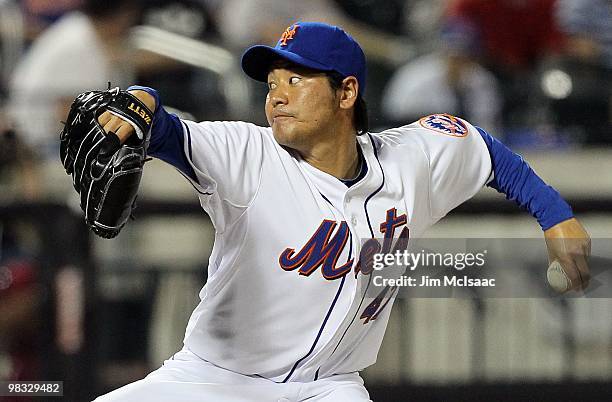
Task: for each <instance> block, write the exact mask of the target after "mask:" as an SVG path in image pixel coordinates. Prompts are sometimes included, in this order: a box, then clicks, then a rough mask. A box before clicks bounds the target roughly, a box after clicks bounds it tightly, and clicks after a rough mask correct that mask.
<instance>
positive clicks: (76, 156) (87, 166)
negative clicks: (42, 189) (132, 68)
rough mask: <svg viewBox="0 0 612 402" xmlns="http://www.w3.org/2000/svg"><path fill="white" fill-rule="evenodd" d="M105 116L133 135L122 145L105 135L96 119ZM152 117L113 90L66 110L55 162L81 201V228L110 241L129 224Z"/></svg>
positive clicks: (126, 95) (82, 98)
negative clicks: (58, 160)
mask: <svg viewBox="0 0 612 402" xmlns="http://www.w3.org/2000/svg"><path fill="white" fill-rule="evenodd" d="M107 110H108V111H109V112H111V113H113V114H115V115H118V116H119V117H121V118H123V119H124V120H126V121H127V122H129V123H130V124H131V125H132V126H133V127H134V129H135V131H136V133H137V135H132V136H130V138H129V139H128V140H127V141H126V142H125V143H124V144H123V145H121V143H120V142H119V137H117V135H116V134H114V133H112V132H111V133H108V134H107V133H105V132H104V129H103V128H102V126H100V124H99V123H98V117H99V116H100V115H101V114H102V113H104V112H105V111H107ZM152 116H153V113H152V112H151V111H150V110H149V109H148V108H147V107H146V106H145V105H144V104H143V103H142V102H141V101H140V100H138V99H137V98H136V97H134V96H133V95H131V94H130V93H128V92H126V91H122V90H120V89H119V88H114V89H109V90H108V91H91V92H84V93H82V94H80V95H79V96H77V98H76V99H75V100H74V102H73V103H72V106H71V107H70V112H69V113H68V118H67V120H66V123H65V125H64V129H63V130H62V132H61V137H60V142H61V143H60V157H61V159H62V164H63V165H64V168H65V169H66V173H67V174H69V175H71V176H72V184H73V185H74V188H75V189H76V191H77V192H78V193H79V195H80V196H81V209H82V210H83V212H84V213H85V222H86V223H87V225H88V226H89V227H90V228H91V230H92V231H93V232H94V233H95V234H97V235H98V236H101V237H104V238H107V239H110V238H112V237H115V236H117V235H118V234H119V231H120V230H121V229H122V228H123V226H124V225H125V224H126V222H127V220H128V219H129V218H130V216H131V214H132V211H133V209H134V208H135V205H136V195H137V192H138V186H139V184H140V178H141V177H142V168H143V165H144V162H145V160H146V156H147V147H148V143H149V136H150V128H151V122H152Z"/></svg>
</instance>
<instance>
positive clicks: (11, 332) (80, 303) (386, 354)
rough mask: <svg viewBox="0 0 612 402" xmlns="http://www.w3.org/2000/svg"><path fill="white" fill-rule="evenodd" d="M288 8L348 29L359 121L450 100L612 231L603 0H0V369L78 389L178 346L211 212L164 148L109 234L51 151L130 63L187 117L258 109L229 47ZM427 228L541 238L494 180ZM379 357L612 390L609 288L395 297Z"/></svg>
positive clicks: (588, 221) (566, 388)
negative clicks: (80, 108) (361, 112)
mask: <svg viewBox="0 0 612 402" xmlns="http://www.w3.org/2000/svg"><path fill="white" fill-rule="evenodd" d="M297 20H317V21H325V22H330V23H335V24H338V25H341V26H343V27H344V28H345V29H346V30H347V31H349V32H350V33H352V34H353V35H354V36H355V37H356V38H357V39H358V41H359V42H360V43H361V44H362V46H363V47H364V50H365V52H366V54H367V58H368V80H369V81H368V92H367V93H366V94H365V98H366V101H367V104H368V108H369V112H370V113H369V115H370V122H371V126H372V129H373V131H381V130H384V129H385V128H388V127H393V126H397V125H403V124H407V123H409V122H412V121H414V120H416V119H418V118H419V117H421V116H423V115H427V114H430V113H438V112H444V113H452V114H456V115H459V116H462V117H464V118H466V119H467V120H469V121H470V122H472V123H473V124H475V125H478V126H481V127H483V128H485V129H486V130H488V131H489V132H490V133H491V134H492V135H494V136H496V137H498V138H499V139H501V140H502V141H504V142H505V143H506V144H507V145H509V146H510V147H511V148H512V149H513V150H515V151H517V152H519V153H521V154H523V155H524V156H525V158H526V159H527V160H528V161H529V162H530V163H531V165H532V166H533V167H534V168H535V169H536V171H537V172H538V173H539V174H540V175H541V176H542V177H543V178H545V180H547V181H548V182H549V183H550V184H551V185H553V186H555V187H556V188H557V189H558V190H559V191H560V192H561V194H562V195H563V196H564V197H565V198H566V199H567V200H568V201H570V203H571V204H572V206H573V207H574V210H575V212H576V214H577V216H578V217H579V218H581V220H582V221H583V223H584V224H585V226H586V227H587V229H588V230H589V232H590V233H591V235H592V237H594V238H601V239H610V238H612V148H611V145H612V83H611V81H612V73H611V71H612V2H611V1H610V0H387V1H374V0H310V1H298V0H282V1H281V0H167V1H162V0H149V1H144V0H140V1H139V0H108V1H104V0H97V1H91V0H21V1H17V0H0V244H1V248H0V380H9V379H10V380H61V381H64V395H65V396H64V398H63V400H66V401H87V400H91V399H93V397H94V396H96V395H99V394H101V393H104V392H107V391H109V390H111V389H114V388H116V387H119V386H121V385H124V384H126V383H128V382H132V381H135V380H137V379H140V378H142V377H143V376H144V375H146V374H147V373H148V372H150V371H151V370H153V369H155V368H157V367H158V366H159V365H160V364H161V362H163V360H164V359H165V358H167V357H169V356H170V355H172V354H173V353H174V352H176V351H177V350H178V349H180V347H181V344H182V337H183V331H184V329H185V325H186V323H187V320H188V317H189V315H190V313H191V311H192V309H193V308H194V307H195V305H196V303H197V301H198V291H199V289H200V288H201V287H202V286H203V284H204V283H205V281H206V269H207V259H208V256H209V253H210V249H211V246H212V241H213V236H214V232H213V229H212V226H211V224H210V221H209V219H208V217H207V216H206V215H205V214H204V213H203V211H201V209H200V207H199V203H198V200H197V197H196V196H195V194H194V193H193V192H192V190H191V188H190V186H189V185H188V184H187V183H186V181H184V180H183V179H182V177H181V176H180V175H179V174H178V173H177V172H176V171H174V169H173V168H171V167H169V166H167V165H164V164H163V163H162V162H159V161H153V162H151V163H150V164H148V165H147V169H146V171H145V177H144V178H143V184H142V188H141V193H140V196H139V200H140V203H139V207H138V209H137V211H136V220H135V221H133V222H131V223H130V224H129V225H128V227H126V229H124V231H123V232H122V233H121V235H120V236H119V237H118V238H117V239H114V240H110V241H109V240H101V239H98V238H95V237H93V236H92V235H91V234H90V233H89V232H87V230H86V228H85V226H84V225H83V223H82V215H81V211H80V209H79V207H78V200H77V197H76V194H75V193H74V191H73V189H72V187H71V183H70V179H69V177H68V176H66V175H65V173H64V171H63V168H62V167H61V164H60V162H59V157H58V152H59V151H58V150H59V130H60V128H61V123H60V121H61V120H62V119H63V118H64V117H65V115H66V111H67V110H68V107H69V105H70V102H71V101H72V100H73V99H74V97H75V96H76V95H77V94H78V93H79V92H82V91H85V90H92V89H105V88H106V87H107V85H108V82H109V81H110V82H111V83H112V85H113V86H116V85H119V86H122V87H126V86H127V85H129V84H132V83H137V84H140V85H148V86H152V87H154V88H157V89H158V90H159V91H160V93H161V96H162V99H163V100H164V104H165V105H167V106H168V107H169V109H171V110H173V111H175V112H176V113H179V114H180V115H181V116H183V117H186V118H190V119H195V120H204V119H214V120H246V121H253V122H256V123H258V124H265V117H264V113H263V103H264V97H265V92H266V89H265V85H262V84H259V83H255V82H253V81H250V80H248V79H247V78H246V77H245V76H244V75H243V74H242V72H241V70H240V68H239V60H240V55H241V52H242V51H243V50H244V48H245V47H246V46H248V45H250V44H253V43H266V44H270V45H272V44H274V43H276V41H277V39H278V37H279V35H280V33H281V32H282V31H283V30H284V28H285V27H287V26H288V25H290V24H291V23H293V22H295V21H297ZM434 229H435V230H433V231H432V234H433V235H435V236H447V237H453V236H456V237H508V238H512V237H520V238H524V237H533V238H536V239H538V238H541V231H540V229H539V227H538V226H537V223H536V222H535V220H533V219H531V218H530V217H529V216H528V215H527V214H526V213H525V212H523V211H520V210H519V209H518V208H517V207H516V206H515V205H514V204H512V203H509V202H507V201H505V200H504V199H503V197H501V196H499V195H498V194H496V193H495V192H493V191H492V190H483V191H482V193H481V194H479V195H478V196H477V197H475V198H474V199H473V200H471V201H469V202H468V203H466V204H465V205H463V206H461V207H460V208H459V209H457V210H456V211H453V212H452V213H451V214H450V215H449V216H448V217H447V218H445V219H444V220H443V221H442V222H441V223H440V224H438V225H437V226H436V227H435V228H434ZM533 248H534V250H531V251H532V252H535V253H536V254H538V253H540V254H543V253H545V246H544V242H543V241H534V243H533ZM606 251H607V252H610V251H611V250H602V252H606ZM517 252H526V251H525V250H517ZM534 269H535V270H537V269H539V270H541V272H542V277H541V280H542V281H544V271H545V269H544V267H534ZM607 280H610V279H609V278H608V279H607ZM378 360H379V361H378V363H377V364H376V365H375V366H373V367H371V368H369V369H367V370H365V372H364V373H363V376H364V378H365V380H366V385H367V386H368V389H369V390H370V393H371V397H372V399H373V400H375V401H407V400H410V401H448V400H455V401H463V400H465V401H467V400H469V401H480V400H483V401H485V400H486V401H548V400H550V401H552V400H554V401H603V400H608V401H609V400H612V302H611V300H610V299H606V298H596V299H595V298H583V299H484V300H472V299H403V300H398V301H397V303H396V305H395V307H394V310H393V317H392V319H391V322H390V325H389V328H388V330H387V334H386V337H385V340H384V343H383V347H382V350H381V352H380V354H379V359H378ZM0 400H2V401H17V400H18V401H20V402H26V401H28V400H32V401H33V400H36V401H42V400H44V398H34V399H28V398H26V397H21V398H18V399H15V400H13V399H9V398H8V397H5V398H4V399H2V397H0ZM53 400H58V398H55V399H53Z"/></svg>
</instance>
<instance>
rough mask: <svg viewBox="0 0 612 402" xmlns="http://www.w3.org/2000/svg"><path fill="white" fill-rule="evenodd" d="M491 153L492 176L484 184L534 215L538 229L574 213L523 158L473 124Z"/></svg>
mask: <svg viewBox="0 0 612 402" xmlns="http://www.w3.org/2000/svg"><path fill="white" fill-rule="evenodd" d="M476 128H477V129H478V132H479V133H480V135H481V136H482V138H483V139H484V142H485V143H486V144H487V148H488V149H489V154H490V155H491V164H492V166H493V174H494V178H493V180H491V181H490V182H489V183H488V184H487V186H488V187H492V188H494V189H495V190H497V191H499V192H500V193H503V194H505V195H506V199H508V200H512V201H515V202H516V203H517V204H518V205H519V206H521V207H522V208H525V209H527V211H529V213H530V214H531V215H533V217H535V218H536V219H537V221H538V223H539V224H540V226H541V227H542V230H546V229H550V228H551V227H553V226H555V225H556V224H557V223H560V222H563V221H564V220H567V219H569V218H572V217H573V216H574V214H573V212H572V208H571V207H570V206H569V205H568V204H567V202H565V200H563V198H561V195H560V194H559V193H558V192H557V190H555V189H554V188H552V187H551V186H549V185H547V184H546V183H544V181H543V180H542V179H541V178H540V177H539V176H538V175H537V174H536V173H535V172H534V171H533V169H532V168H531V167H530V166H529V164H528V163H527V162H525V160H524V159H523V158H522V157H521V156H520V155H517V154H515V153H514V152H512V151H511V150H510V149H508V148H507V147H506V146H505V145H504V144H502V143H501V142H500V141H499V140H497V139H496V138H494V137H492V136H491V135H489V134H488V133H487V132H486V131H484V130H483V129H481V128H480V127H476Z"/></svg>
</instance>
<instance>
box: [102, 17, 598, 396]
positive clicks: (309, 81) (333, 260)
mask: <svg viewBox="0 0 612 402" xmlns="http://www.w3.org/2000/svg"><path fill="white" fill-rule="evenodd" d="M242 68H243V70H244V71H245V73H246V74H247V75H249V76H250V77H252V78H253V79H255V80H257V81H262V82H265V83H266V84H267V86H268V95H267V97H266V101H265V112H266V116H267V120H268V123H269V125H270V126H269V127H259V126H256V125H254V124H250V123H246V122H239V121H234V122H220V121H215V122H213V121H206V122H201V123H196V122H192V121H186V120H181V119H179V118H178V117H177V116H175V115H171V114H168V113H167V112H166V111H165V110H164V108H163V106H162V104H161V100H160V98H159V96H158V93H157V92H156V91H155V90H153V89H151V88H145V87H131V88H130V91H131V93H132V94H134V95H135V96H136V97H137V98H139V99H140V100H141V101H142V102H143V103H144V104H145V105H147V106H148V107H149V108H150V109H151V110H152V111H154V115H153V123H152V131H151V139H150V145H149V148H148V151H149V154H150V155H153V156H155V157H157V158H160V159H162V160H164V161H166V162H168V163H170V164H172V165H173V166H174V167H176V168H177V169H178V170H179V171H180V172H181V173H182V174H183V175H184V176H185V177H186V178H187V180H189V181H190V182H191V184H192V185H193V187H194V188H195V190H196V191H197V193H198V195H199V199H200V203H201V205H202V208H203V209H204V210H205V211H206V213H207V214H208V215H209V216H210V218H211V220H212V222H213V224H214V227H215V230H216V235H215V244H214V249H213V252H212V255H211V257H210V261H209V265H208V282H207V283H206V285H205V286H204V287H203V288H202V290H201V292H200V299H201V302H200V304H199V305H198V306H197V307H196V309H195V311H194V312H193V314H192V316H191V318H190V320H189V324H188V325H187V330H186V334H185V339H184V348H183V349H182V350H181V351H179V352H178V353H176V354H175V355H174V356H172V357H170V358H169V359H168V360H167V361H166V362H165V363H164V364H163V366H162V367H160V368H159V369H157V370H155V371H153V372H152V373H151V374H149V375H148V376H147V377H146V378H144V379H143V380H140V381H137V382H135V383H132V384H129V385H127V386H125V387H122V388H120V389H118V390H115V391H113V392H111V393H109V394H107V395H104V396H101V397H99V398H98V399H96V401H98V402H119V401H121V402H124V401H126V402H127V401H141V400H142V401H149V402H156V401H173V402H187V401H194V402H195V401H215V402H219V401H221V402H225V401H333V402H343V401H351V402H357V401H368V400H370V399H369V396H368V392H367V391H366V389H365V388H364V385H363V381H362V379H361V378H360V376H359V371H360V370H362V369H364V368H365V367H367V366H369V365H371V364H373V363H374V362H375V361H376V356H377V353H378V350H379V347H380V344H381V342H382V339H383V334H384V332H385V327H386V326H387V321H388V319H389V315H390V311H391V306H392V304H393V298H394V296H395V294H396V291H395V290H394V289H386V290H385V291H384V292H381V295H380V296H379V297H376V298H371V297H366V290H367V289H368V287H369V286H370V282H371V275H370V272H371V271H369V270H366V269H363V266H362V264H361V261H360V254H361V253H360V251H361V248H362V244H363V240H364V239H371V238H382V239H385V240H390V241H393V239H399V238H404V239H408V238H409V237H414V236H416V237H418V236H419V235H420V234H421V233H423V232H424V231H425V230H426V229H427V228H429V227H430V226H432V225H433V224H434V223H436V222H437V221H438V220H439V219H440V218H442V217H443V216H444V215H446V214H447V213H448V212H449V211H450V210H452V209H453V208H455V207H456V206H458V205H459V204H461V203H463V202H464V201H465V200H467V199H469V198H470V197H472V196H473V195H474V194H476V192H477V191H478V190H479V189H480V188H482V187H483V186H485V185H487V186H490V187H493V188H495V189H497V190H498V191H501V192H503V193H505V194H506V196H507V197H508V198H509V199H512V200H514V201H516V202H518V203H519V204H520V205H521V206H523V207H525V208H526V209H527V210H528V211H529V212H530V213H531V214H532V215H533V216H534V217H535V218H536V219H537V221H538V222H539V224H540V225H541V227H542V229H543V230H544V236H545V238H546V239H547V243H548V251H549V255H550V258H551V259H557V260H559V261H561V262H562V264H563V266H564V269H565V270H566V273H567V275H568V277H569V278H570V279H571V283H572V285H573V287H574V289H582V288H584V287H585V286H586V285H587V283H588V280H589V272H588V267H587V265H586V261H585V259H584V258H579V257H577V256H576V255H577V254H579V253H575V251H582V252H583V253H582V255H585V254H588V249H589V247H590V242H589V237H588V234H587V233H586V232H585V230H584V229H583V227H582V226H581V224H580V223H579V222H578V221H577V220H576V219H575V218H573V215H572V210H571V208H570V207H569V206H568V204H567V203H565V202H564V201H563V199H562V198H561V197H560V195H559V194H558V193H557V192H556V191H555V190H554V189H553V188H551V187H549V186H547V185H546V184H545V183H544V182H543V181H542V180H541V179H540V178H539V177H538V176H537V175H536V174H535V173H534V172H533V170H532V169H531V168H530V167H529V166H528V165H527V164H526V163H525V162H524V161H523V160H522V159H521V158H520V157H519V156H518V155H516V154H514V153H512V152H511V151H510V150H508V149H507V148H506V147H505V146H504V145H503V144H501V143H500V142H499V141H498V140H496V139H495V138H493V137H492V136H490V135H489V134H487V133H486V132H484V131H483V130H481V129H480V128H478V127H475V126H473V125H471V124H470V123H468V122H467V121H465V120H462V119H460V118H457V117H454V116H450V115H446V114H438V115H431V116H427V117H424V118H422V119H420V120H419V121H417V122H415V123H413V124H410V125H407V126H404V127H399V128H394V129H390V130H386V131H384V132H382V133H371V132H369V131H368V127H367V117H366V110H365V103H364V101H363V94H364V91H365V90H366V81H365V77H366V63H365V57H364V54H363V52H362V50H361V48H360V46H359V44H358V43H357V42H356V41H355V40H354V39H353V38H352V37H351V36H349V35H348V34H347V33H345V32H344V31H343V30H342V29H341V28H338V27H335V26H330V25H326V24H322V23H313V22H298V23H295V24H293V25H292V26H290V27H288V28H287V29H286V30H285V31H284V32H283V33H282V35H281V37H280V39H279V41H278V43H277V44H276V46H275V47H268V46H253V47H251V48H249V49H248V50H247V51H246V52H245V53H244V55H243V57H242ZM98 121H99V123H100V124H101V125H102V126H103V127H104V130H105V131H106V132H109V133H115V134H116V135H117V137H118V138H119V140H120V141H121V142H124V141H125V140H126V139H127V138H128V137H129V136H130V135H132V133H133V132H134V130H133V128H132V126H131V125H130V124H128V123H127V122H126V121H125V120H123V119H122V118H120V117H118V116H117V115H116V114H111V113H108V112H106V113H104V114H102V115H101V116H100V117H99V120H98ZM563 237H572V238H575V239H578V241H577V242H575V243H573V244H577V246H575V247H576V249H575V250H569V249H567V248H562V247H557V246H555V244H557V243H555V242H552V241H548V240H549V239H552V238H563ZM578 249H580V250H578Z"/></svg>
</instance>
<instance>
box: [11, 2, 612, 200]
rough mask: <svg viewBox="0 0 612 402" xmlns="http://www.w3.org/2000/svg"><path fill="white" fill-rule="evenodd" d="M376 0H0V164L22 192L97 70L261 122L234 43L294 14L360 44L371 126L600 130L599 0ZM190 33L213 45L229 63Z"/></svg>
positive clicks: (203, 108)
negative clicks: (437, 116)
mask: <svg viewBox="0 0 612 402" xmlns="http://www.w3.org/2000/svg"><path fill="white" fill-rule="evenodd" d="M384 3H385V5H384V7H382V6H381V3H380V2H373V1H367V0H312V1H308V2H304V1H298V0H282V1H280V0H257V1H250V0H224V1H221V0H171V1H161V0H151V1H145V0H105V1H94V0H62V1H58V0H55V1H51V0H21V1H18V0H0V20H1V21H2V25H1V26H2V29H1V31H0V72H1V73H2V74H1V81H0V130H1V132H2V135H1V137H0V138H1V144H2V146H1V147H0V150H1V152H0V169H2V172H6V171H7V170H11V172H12V173H14V172H15V171H17V172H18V176H17V177H18V178H17V181H16V183H18V184H19V185H18V186H17V188H15V187H9V188H11V189H12V190H14V191H17V192H19V193H20V194H21V196H24V197H27V198H36V197H37V196H38V195H39V192H40V191H37V187H39V186H38V185H37V183H36V180H37V174H36V171H35V170H36V163H34V161H36V160H39V158H46V159H53V158H55V157H56V156H57V148H58V131H59V129H60V128H61V126H60V122H61V120H62V118H63V117H64V116H65V115H66V111H67V109H68V108H69V106H70V102H71V100H72V99H74V97H75V95H76V94H78V93H79V92H82V91H84V90H88V89H104V88H107V86H108V85H109V83H110V84H111V85H112V86H121V87H125V86H127V85H129V84H130V83H139V84H145V85H151V86H154V87H156V88H158V89H159V90H160V92H161V93H162V96H163V99H164V100H165V103H166V104H168V105H169V106H172V107H175V108H177V109H178V110H181V111H183V112H186V113H188V114H189V115H191V116H193V118H195V119H244V120H251V121H254V122H256V123H260V124H265V120H264V118H263V113H262V111H261V110H262V107H261V104H262V102H263V94H264V92H263V91H265V89H264V88H263V87H262V86H260V85H257V84H254V83H252V82H249V81H248V80H247V81H246V86H247V87H248V88H246V87H245V85H244V83H243V85H242V86H237V85H233V86H232V82H233V81H239V80H238V79H234V78H235V72H236V70H237V65H238V61H239V57H240V54H241V51H242V50H243V49H244V48H245V47H246V46H248V45H250V44H253V43H268V44H273V43H275V42H276V40H277V38H278V35H279V32H282V30H283V29H284V27H286V26H288V25H289V24H291V23H292V22H294V21H298V20H319V21H325V22H329V23H334V24H338V25H341V26H343V27H344V28H345V29H346V30H347V31H349V32H351V33H352V34H353V35H354V36H355V37H356V38H357V39H358V40H359V41H360V43H361V44H362V45H363V47H364V49H365V51H366V54H367V57H368V63H369V65H368V67H369V73H368V75H369V77H368V79H369V81H370V85H369V87H370V88H371V89H370V90H369V92H368V93H367V94H366V100H367V101H368V106H369V110H370V115H371V116H370V120H371V121H372V123H373V124H372V125H373V126H374V129H384V128H387V127H390V126H393V125H398V124H405V123H408V122H411V121H414V120H416V119H418V118H419V117H421V116H423V115H427V114H430V113H436V112H446V113H452V114H456V115H459V116H462V117H464V118H466V119H468V120H469V121H471V122H473V123H474V124H476V125H479V126H481V127H483V128H485V129H487V130H489V131H490V132H491V133H492V134H493V135H495V136H497V137H500V138H502V139H504V140H505V141H506V142H507V143H509V145H513V146H518V147H521V146H523V147H529V148H542V149H550V148H552V149H555V148H559V147H575V146H582V145H583V144H609V143H610V142H612V132H611V123H610V121H611V120H612V117H611V114H612V112H611V110H612V107H611V106H610V104H611V102H610V98H611V94H610V92H611V90H610V87H611V86H612V84H611V82H610V81H611V70H612V4H611V3H610V1H608V0H388V1H385V2H384ZM137 26H139V27H140V28H141V29H140V30H138V29H135V27H137ZM143 26H145V27H148V28H153V31H151V29H149V30H147V29H145V30H143V29H142V27H143ZM160 32H161V33H160ZM139 33H140V35H139ZM147 35H148V36H147ZM194 43H196V44H201V43H204V44H207V45H209V46H208V49H209V50H210V49H211V48H212V49H213V50H216V49H222V50H224V51H225V53H223V54H229V55H230V62H229V66H228V65H221V63H220V62H219V60H217V59H220V57H219V56H217V55H218V53H215V52H214V51H211V52H209V53H202V52H200V47H194ZM226 64H227V63H226ZM217 65H221V67H219V68H215V66H217ZM232 74H234V75H232ZM228 77H230V79H229V80H228ZM232 94H233V95H232ZM232 96H233V97H232ZM237 99H243V101H245V102H248V103H247V105H248V107H247V108H242V109H239V108H236V107H232V106H235V104H236V102H237ZM2 177H3V180H5V181H6V180H7V179H6V178H5V175H2ZM10 177H12V178H13V179H14V177H15V176H14V175H10ZM9 180H10V179H9ZM13 183H15V181H13Z"/></svg>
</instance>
